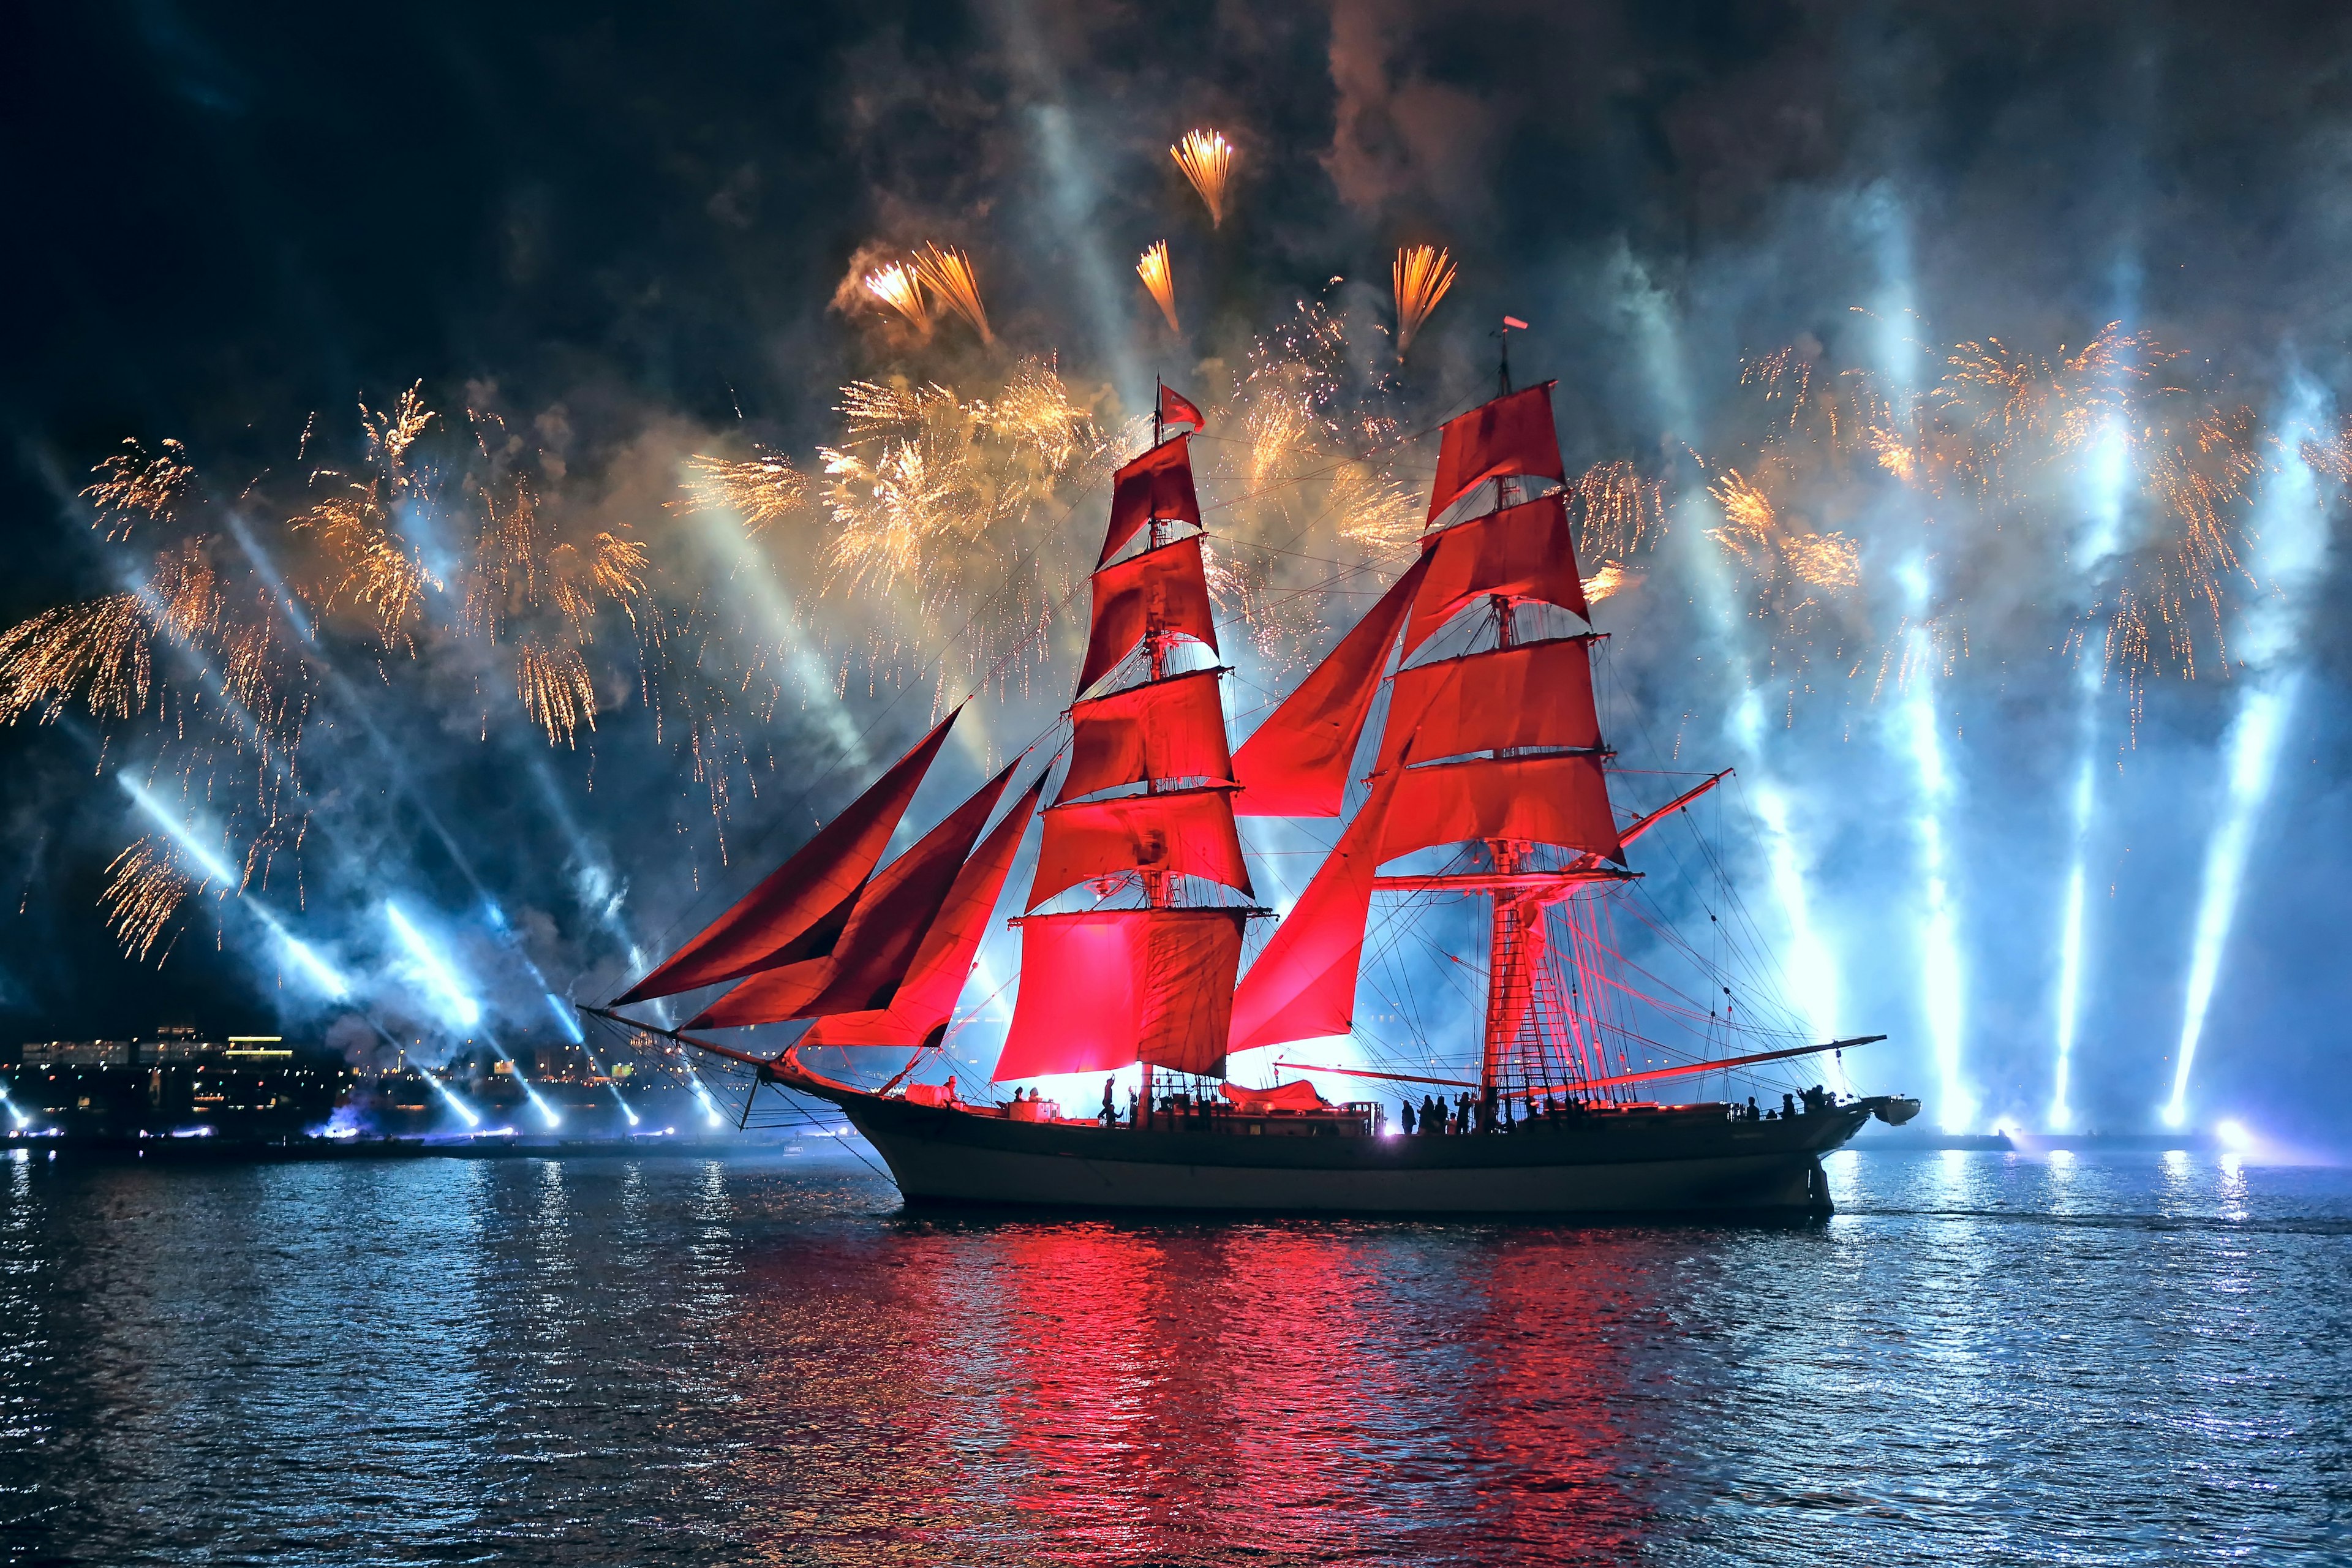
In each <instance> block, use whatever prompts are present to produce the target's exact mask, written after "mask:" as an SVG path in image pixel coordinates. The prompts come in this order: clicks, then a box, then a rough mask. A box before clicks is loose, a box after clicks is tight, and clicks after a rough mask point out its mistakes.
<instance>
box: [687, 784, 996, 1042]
mask: <svg viewBox="0 0 2352 1568" xmlns="http://www.w3.org/2000/svg"><path fill="white" fill-rule="evenodd" d="M1019 765H1020V764H1019V763H1013V765H1012V766H1011V767H1007V768H1006V769H1005V770H1004V771H1003V773H998V774H997V775H996V776H995V777H994V778H992V779H991V780H989V781H988V783H987V784H983V785H982V786H981V788H980V790H979V792H978V793H977V794H975V795H973V796H972V797H971V799H970V800H967V801H965V802H964V803H963V805H960V806H958V807H957V808H956V809H955V810H954V811H953V812H951V813H950V814H949V815H948V816H947V817H946V818H945V819H944V820H942V821H941V822H940V824H939V826H936V827H934V828H932V829H931V830H930V831H929V833H927V834H925V835H924V836H923V837H922V838H921V840H920V841H919V842H918V843H917V844H916V845H915V847H913V848H911V849H909V850H908V851H907V852H906V853H905V854H904V855H901V856H899V857H898V858H897V859H896V860H893V861H892V862H891V863H890V865H889V867H888V868H887V869H886V870H884V871H883V872H882V873H881V875H879V876H877V877H876V878H875V879H873V880H872V881H870V882H868V883H867V884H866V890H865V891H864V892H863V893H861V894H860V895H859V896H858V900H857V909H856V912H855V913H854V914H852V915H851V916H850V918H849V923H848V927H847V929H845V931H843V932H842V933H841V940H840V941H839V942H837V943H836V944H835V948H834V951H833V952H832V954H831V955H830V956H828V957H826V958H824V959H821V960H818V961H817V962H816V963H813V964H795V965H793V967H791V968H788V969H778V970H770V971H767V972H765V973H759V974H754V975H752V976H751V977H750V978H749V979H747V980H745V981H743V982H742V984H739V985H737V986H736V987H735V989H733V990H732V991H730V992H729V993H727V994H726V995H724V996H721V997H720V998H719V1000H717V1001H716V1002H713V1003H712V1004H711V1005H709V1007H707V1008H705V1009H703V1011H702V1013H701V1015H700V1016H698V1017H696V1018H695V1019H693V1020H692V1021H691V1022H689V1023H688V1025H687V1027H688V1028H689V1029H725V1028H740V1027H744V1026H750V1025H753V1024H777V1023H782V1022H783V1021H784V1020H786V1019H788V1018H819V1017H824V1016H826V1015H827V1014H832V1013H864V1012H871V1011H873V1010H874V1009H876V1008H879V1007H883V1006H887V1005H888V1004H889V1001H890V998H891V996H892V995H893V994H895V993H896V992H897V990H898V984H899V982H901V981H902V980H904V979H905V978H906V976H907V972H908V967H909V966H910V965H911V964H912V963H914V960H915V952H916V949H917V947H918V946H919V944H920V943H921V942H922V940H923V936H924V933H925V932H927V931H929V930H930V927H931V922H932V921H933V920H935V919H936V918H937V917H938V915H939V912H940V907H941V906H942V905H943V904H944V903H945V902H946V901H947V898H948V893H949V890H950V889H951V888H952V887H953V886H954V884H955V880H956V878H957V876H958V874H959V873H960V872H961V869H962V868H963V864H964V858H965V857H966V856H968V855H970V854H971V847H972V845H973V844H974V843H975V842H977V841H978V840H979V838H980V830H981V829H982V827H984V826H987V825H988V818H989V816H990V814H991V813H992V812H993V811H995V809H996V803H997V800H998V798H999V797H1000V796H1002V795H1003V793H1004V786H1005V785H1006V784H1009V783H1010V782H1012V778H1013V767H1017V766H1019Z"/></svg>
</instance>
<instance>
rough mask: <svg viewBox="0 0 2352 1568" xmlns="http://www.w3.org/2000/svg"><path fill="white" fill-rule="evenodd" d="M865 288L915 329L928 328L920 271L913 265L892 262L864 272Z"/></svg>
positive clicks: (928, 318)
mask: <svg viewBox="0 0 2352 1568" xmlns="http://www.w3.org/2000/svg"><path fill="white" fill-rule="evenodd" d="M866 292H867V293H868V294H870V295H872V296H873V297H874V298H875V299H876V300H879V301H880V302H881V303H883V304H885V305H887V306H888V307H889V308H890V309H891V310H896V311H897V312H898V314H899V315H900V316H902V317H904V318H905V319H906V320H907V321H908V323H910V324H911V325H912V326H913V327H914V329H915V330H916V331H918V332H923V333H929V331H930V330H931V310H930V306H929V304H928V303H927V302H926V301H925V300H924V299H923V284H922V278H921V274H920V273H919V270H918V268H917V267H916V265H915V264H914V263H912V262H907V261H894V262H892V263H890V265H889V266H887V267H882V268H876V269H875V270H874V271H872V272H869V273H867V274H866Z"/></svg>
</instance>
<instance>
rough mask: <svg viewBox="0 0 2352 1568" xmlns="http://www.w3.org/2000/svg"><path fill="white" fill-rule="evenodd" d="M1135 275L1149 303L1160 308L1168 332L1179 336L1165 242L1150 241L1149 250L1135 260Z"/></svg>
mask: <svg viewBox="0 0 2352 1568" xmlns="http://www.w3.org/2000/svg"><path fill="white" fill-rule="evenodd" d="M1135 275H1136V276H1137V277H1138V278H1140V279H1143V287H1144V288H1145V289H1147V290H1149V291H1150V295H1151V302H1152V303H1153V304H1155V305H1157V306H1159V307H1160V314H1161V315H1163V316H1165V317H1167V318H1168V330H1169V331H1171V332H1176V333H1180V334H1181V332H1182V331H1184V329H1183V328H1181V327H1180V326H1178V325H1177V324H1176V279H1174V278H1173V277H1172V276H1171V274H1170V273H1169V270H1168V242H1167V241H1166V240H1164V239H1160V240H1154V241H1152V243H1151V248H1150V249H1149V250H1147V251H1145V252H1144V253H1143V254H1142V256H1141V257H1139V258H1137V260H1136V263H1135Z"/></svg>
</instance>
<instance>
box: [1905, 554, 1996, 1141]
mask: <svg viewBox="0 0 2352 1568" xmlns="http://www.w3.org/2000/svg"><path fill="white" fill-rule="evenodd" d="M1926 571H1927V569H1926V567H1925V565H1924V564H1923V563H1914V565H1913V567H1912V569H1911V570H1910V571H1909V572H1906V584H1908V585H1910V586H1911V587H1912V589H1913V594H1914V598H1915V600H1916V601H1919V602H1924V600H1925V599H1926V596H1927V594H1926V589H1927V582H1926ZM1910 635H1911V647H1910V658H1911V664H1912V670H1913V674H1912V677H1911V682H1910V688H1909V689H1908V690H1907V691H1906V692H1905V694H1904V698H1903V709H1902V714H1901V718H1900V721H1899V722H1900V723H1901V725H1902V738H1903V741H1904V742H1905V744H1906V748H1907V749H1908V750H1909V752H1910V753H1911V763H1912V767H1913V769H1914V771H1915V772H1916V774H1917V779H1918V791H1919V814H1918V818H1917V822H1916V826H1917V830H1918V834H1919V880H1920V887H1919V901H1920V921H1919V949H1920V953H1919V997H1920V1003H1921V1005H1922V1007H1923V1009H1924V1011H1925V1012H1926V1014H1927V1040H1928V1045H1929V1047H1930V1048H1931V1049H1932V1050H1933V1051H1934V1053H1935V1058H1936V1077H1937V1121H1939V1122H1940V1123H1941V1124H1942V1126H1943V1128H1944V1131H1947V1132H1959V1131H1966V1130H1967V1129H1968V1128H1969V1125H1970V1124H1971V1123H1972V1122H1973V1121H1975V1119H1976V1110H1977V1101H1976V1095H1975V1093H1974V1092H1973V1091H1972V1090H1971V1089H1969V1086H1968V1081H1967V1079H1965V1078H1964V1077H1963V1075H1962V1071H1961V1061H1960V1056H1961V1050H1962V1047H1963V1042H1964V1040H1965V1039H1966V1037H1967V1034H1966V1024H1967V1020H1966V1017H1965V1013H1964V1007H1965V1002H1964V995H1965V991H1964V985H1963V982H1962V978H1961V966H1960V937H1959V922H1958V914H1957V911H1956V910H1955V909H1954V907H1953V903H1954V900H1953V898H1952V889H1951V880H1950V871H1949V869H1948V864H1947V858H1948V857H1947V849H1946V845H1945V842H1944V824H1945V807H1946V806H1947V805H1948V804H1949V800H1950V796H1951V788H1952V785H1951V775H1950V773H1949V771H1948V769H1947V767H1946V765H1945V762H1944V739H1943V734H1942V731H1941V729H1940V727H1939V724H1938V721H1937V714H1936V658H1937V654H1936V648H1935V645H1934V643H1933V641H1932V640H1931V639H1930V638H1929V637H1928V636H1927V632H1926V630H1925V629H1923V628H1921V627H1919V626H1913V627H1912V629H1911V634H1910Z"/></svg>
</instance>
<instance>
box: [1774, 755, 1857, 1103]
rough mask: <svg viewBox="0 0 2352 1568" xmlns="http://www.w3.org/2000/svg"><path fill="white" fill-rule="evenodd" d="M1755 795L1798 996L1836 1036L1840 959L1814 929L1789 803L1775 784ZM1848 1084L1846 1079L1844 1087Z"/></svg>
mask: <svg viewBox="0 0 2352 1568" xmlns="http://www.w3.org/2000/svg"><path fill="white" fill-rule="evenodd" d="M1753 798H1754V800H1755V802H1756V813H1757V815H1758V816H1760V817H1762V818H1763V820H1764V854H1765V858H1766V863H1767V864H1768V865H1769V867H1770V868H1771V872H1772V896H1773V897H1774V898H1775V899H1777V900H1780V912H1781V915H1782V917H1783V918H1784V919H1785V920H1786V921H1788V924H1789V953H1788V970H1789V980H1790V984H1792V985H1794V986H1795V987H1796V992H1797V994H1796V996H1795V997H1794V1001H1795V1002H1796V1004H1797V1006H1798V1007H1799V1008H1800V1009H1801V1011H1802V1012H1803V1013H1804V1016H1805V1019H1806V1022H1807V1023H1808V1024H1810V1025H1811V1027H1812V1031H1813V1037H1814V1038H1815V1039H1816V1040H1834V1039H1836V1038H1837V1037H1838V1034H1837V1017H1838V972H1837V961H1836V960H1835V959H1833V958H1832V957H1831V956H1830V950H1829V948H1828V946H1827V945H1826V944H1825V943H1823V942H1822V939H1821V935H1820V933H1819V932H1817V931H1814V930H1813V922H1812V918H1811V910H1810V909H1809V908H1808V906H1807V903H1806V900H1805V876H1804V870H1803V868H1802V867H1801V865H1800V864H1799V862H1798V859H1797V847H1796V844H1795V843H1794V841H1793V840H1791V839H1790V837H1789V803H1788V801H1787V799H1786V798H1785V797H1784V796H1783V795H1781V794H1780V790H1779V789H1778V788H1776V787H1774V786H1773V785H1771V784H1765V785H1762V786H1761V787H1759V789H1757V790H1756V791H1755V793H1754V796H1753ZM1831 1068H1832V1070H1833V1071H1834V1072H1836V1073H1837V1074H1838V1075H1839V1077H1840V1078H1841V1079H1843V1076H1844V1072H1845V1068H1844V1067H1843V1064H1841V1063H1839V1062H1838V1060H1837V1059H1836V1058H1831ZM1844 1088H1845V1086H1844V1085H1843V1083H1841V1084H1840V1085H1839V1089H1840V1092H1843V1091H1844Z"/></svg>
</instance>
